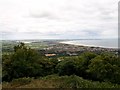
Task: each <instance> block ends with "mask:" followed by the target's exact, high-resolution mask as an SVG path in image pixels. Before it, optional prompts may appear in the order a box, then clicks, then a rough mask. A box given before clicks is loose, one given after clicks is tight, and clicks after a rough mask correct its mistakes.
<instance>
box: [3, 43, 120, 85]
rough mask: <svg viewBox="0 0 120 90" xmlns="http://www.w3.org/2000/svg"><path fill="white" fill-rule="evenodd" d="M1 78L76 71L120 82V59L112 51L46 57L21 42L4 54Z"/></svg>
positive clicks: (88, 76) (73, 73) (75, 72)
mask: <svg viewBox="0 0 120 90" xmlns="http://www.w3.org/2000/svg"><path fill="white" fill-rule="evenodd" d="M2 70H3V71H2V74H3V75H2V80H3V81H12V80H13V79H16V78H22V77H34V78H38V77H41V76H47V75H51V74H58V75H59V76H64V75H68V76H70V75H77V76H80V77H83V78H85V79H90V80H94V81H100V82H103V81H105V82H111V83H116V84H120V59H119V57H118V55H115V54H113V53H101V54H99V55H98V54H95V53H92V52H85V53H82V54H81V55H79V56H74V57H63V58H62V59H60V58H59V59H58V58H47V57H45V56H43V55H42V54H40V53H38V52H37V51H35V50H34V49H31V48H28V47H26V46H25V45H24V43H21V44H20V45H17V46H15V47H14V53H13V54H11V55H3V57H2Z"/></svg>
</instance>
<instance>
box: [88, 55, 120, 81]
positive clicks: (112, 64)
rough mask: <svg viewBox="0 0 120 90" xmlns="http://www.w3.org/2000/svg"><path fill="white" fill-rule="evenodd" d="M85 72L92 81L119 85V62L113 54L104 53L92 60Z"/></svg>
mask: <svg viewBox="0 0 120 90" xmlns="http://www.w3.org/2000/svg"><path fill="white" fill-rule="evenodd" d="M87 71H88V72H89V73H91V75H92V78H93V79H94V80H95V79H96V80H100V81H110V82H113V83H120V60H119V59H118V57H117V56H115V55H113V54H110V53H109V54H105V53H104V54H101V55H99V56H97V57H96V58H94V59H92V60H91V64H90V65H89V69H88V70H87Z"/></svg>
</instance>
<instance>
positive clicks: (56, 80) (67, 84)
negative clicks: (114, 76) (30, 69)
mask: <svg viewBox="0 0 120 90" xmlns="http://www.w3.org/2000/svg"><path fill="white" fill-rule="evenodd" d="M3 88H120V85H117V84H111V83H109V82H101V83H100V82H98V81H97V82H95V81H90V80H85V79H83V78H81V77H78V76H76V75H71V76H58V75H48V76H46V77H40V78H37V79H34V78H19V79H14V80H13V81H11V82H10V83H7V82H3Z"/></svg>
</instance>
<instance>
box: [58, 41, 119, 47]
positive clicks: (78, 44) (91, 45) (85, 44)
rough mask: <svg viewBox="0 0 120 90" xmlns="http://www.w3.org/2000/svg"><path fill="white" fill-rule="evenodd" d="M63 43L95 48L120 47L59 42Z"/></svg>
mask: <svg viewBox="0 0 120 90" xmlns="http://www.w3.org/2000/svg"><path fill="white" fill-rule="evenodd" d="M59 43H61V44H68V45H75V46H83V47H94V48H106V49H119V48H118V47H106V46H97V45H86V44H77V43H73V42H71V41H62V42H59Z"/></svg>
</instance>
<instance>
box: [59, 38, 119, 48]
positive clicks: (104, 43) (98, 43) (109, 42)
mask: <svg viewBox="0 0 120 90" xmlns="http://www.w3.org/2000/svg"><path fill="white" fill-rule="evenodd" d="M60 43H64V44H73V45H81V46H91V47H103V48H119V45H118V39H79V40H68V41H63V42H60Z"/></svg>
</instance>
